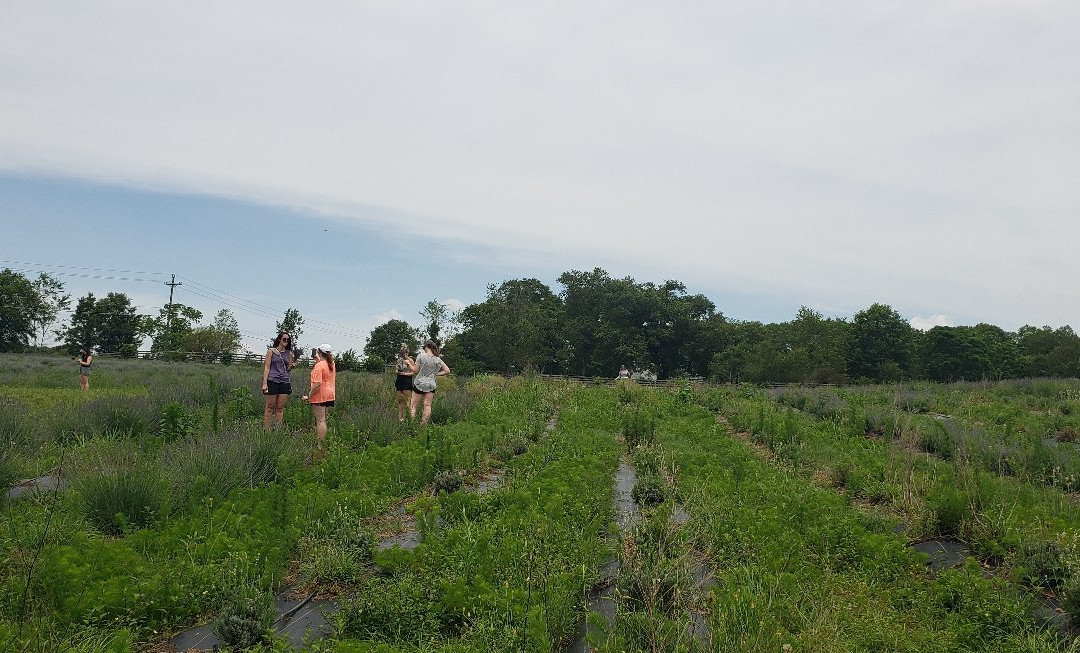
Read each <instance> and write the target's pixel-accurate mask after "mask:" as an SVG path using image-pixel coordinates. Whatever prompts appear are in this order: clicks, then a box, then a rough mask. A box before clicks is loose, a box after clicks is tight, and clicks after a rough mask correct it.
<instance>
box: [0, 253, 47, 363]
mask: <svg viewBox="0 0 1080 653" xmlns="http://www.w3.org/2000/svg"><path fill="white" fill-rule="evenodd" d="M38 305H39V297H38V293H37V291H36V290H35V289H34V284H33V283H31V282H30V280H29V279H27V278H26V277H24V276H23V275H21V274H19V273H18V272H13V271H12V270H11V269H10V268H5V269H4V270H3V271H0V351H23V350H24V349H26V347H27V346H28V345H29V344H30V338H31V336H33V335H34V333H35V323H34V317H35V315H36V311H37V310H38Z"/></svg>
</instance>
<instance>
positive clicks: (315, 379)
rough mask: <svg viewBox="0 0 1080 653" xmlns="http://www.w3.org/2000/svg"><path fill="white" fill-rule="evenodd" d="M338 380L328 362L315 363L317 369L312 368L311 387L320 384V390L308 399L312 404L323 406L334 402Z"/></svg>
mask: <svg viewBox="0 0 1080 653" xmlns="http://www.w3.org/2000/svg"><path fill="white" fill-rule="evenodd" d="M336 379H337V372H334V371H331V370H330V366H329V365H328V364H327V363H326V361H319V362H318V363H315V367H313V368H311V386H312V387H314V386H315V384H316V383H318V384H319V390H318V391H317V392H316V393H315V394H313V395H311V396H310V397H309V398H308V399H309V400H310V401H311V403H313V404H321V403H323V402H324V401H333V400H334V381H335V380H336Z"/></svg>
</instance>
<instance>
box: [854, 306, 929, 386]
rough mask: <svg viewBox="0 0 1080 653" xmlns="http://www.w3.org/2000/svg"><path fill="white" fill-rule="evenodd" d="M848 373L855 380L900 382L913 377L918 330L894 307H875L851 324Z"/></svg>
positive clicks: (871, 307)
mask: <svg viewBox="0 0 1080 653" xmlns="http://www.w3.org/2000/svg"><path fill="white" fill-rule="evenodd" d="M850 333H851V340H850V342H849V348H848V352H849V356H850V358H849V360H848V372H849V373H850V374H851V377H852V378H854V379H868V380H871V381H898V380H900V379H902V378H904V377H905V376H908V375H910V373H911V362H912V345H913V340H914V329H912V327H911V325H910V324H908V323H907V322H906V321H905V320H904V318H902V317H900V314H899V313H897V312H896V311H895V310H893V309H892V307H890V306H887V305H885V304H872V305H871V306H870V307H869V308H867V309H865V310H862V311H859V312H858V313H856V314H855V317H854V318H852V320H851V331H850Z"/></svg>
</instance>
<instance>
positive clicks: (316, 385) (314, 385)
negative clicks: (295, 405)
mask: <svg viewBox="0 0 1080 653" xmlns="http://www.w3.org/2000/svg"><path fill="white" fill-rule="evenodd" d="M321 387H322V382H321V381H316V382H314V383H312V384H311V390H308V394H306V395H304V396H303V397H301V399H306V400H307V401H308V402H310V401H311V398H312V397H314V396H315V395H317V394H319V388H321Z"/></svg>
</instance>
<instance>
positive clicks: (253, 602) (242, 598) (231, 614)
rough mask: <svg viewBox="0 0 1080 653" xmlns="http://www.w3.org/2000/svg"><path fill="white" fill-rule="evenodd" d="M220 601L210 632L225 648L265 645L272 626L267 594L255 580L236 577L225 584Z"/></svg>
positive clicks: (269, 602)
mask: <svg viewBox="0 0 1080 653" xmlns="http://www.w3.org/2000/svg"><path fill="white" fill-rule="evenodd" d="M223 598H224V600H223V603H222V608H221V614H220V615H218V618H217V620H215V621H214V633H215V634H217V636H218V637H220V638H221V640H222V641H223V642H225V644H226V645H228V646H239V647H243V648H247V647H250V646H255V645H256V644H261V643H263V642H265V641H266V634H267V631H269V630H270V627H271V626H273V625H274V601H273V597H272V596H271V595H270V593H269V592H267V591H266V590H265V589H263V588H262V587H260V586H259V584H258V583H257V582H256V581H255V580H253V579H249V578H244V577H242V576H238V577H233V578H230V579H229V580H227V581H226V586H225V592H224V597H223Z"/></svg>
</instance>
